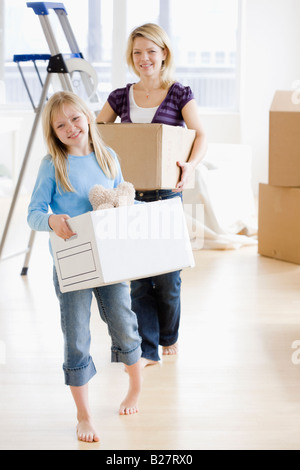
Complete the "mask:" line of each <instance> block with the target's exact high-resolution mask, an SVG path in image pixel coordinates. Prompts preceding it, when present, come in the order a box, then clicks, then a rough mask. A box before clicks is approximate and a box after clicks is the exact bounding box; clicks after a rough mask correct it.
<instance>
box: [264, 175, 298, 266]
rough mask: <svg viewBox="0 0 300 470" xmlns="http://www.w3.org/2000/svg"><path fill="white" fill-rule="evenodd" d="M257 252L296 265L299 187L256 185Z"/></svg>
mask: <svg viewBox="0 0 300 470" xmlns="http://www.w3.org/2000/svg"><path fill="white" fill-rule="evenodd" d="M258 252H259V253H260V254H261V255H264V256H268V257H270V258H276V259H279V260H283V261H288V262H291V263H296V264H300V188H287V187H279V186H271V185H268V184H260V187H259V220H258Z"/></svg>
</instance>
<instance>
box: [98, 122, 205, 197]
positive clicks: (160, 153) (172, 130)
mask: <svg viewBox="0 0 300 470" xmlns="http://www.w3.org/2000/svg"><path fill="white" fill-rule="evenodd" d="M98 126H99V128H100V132H101V135H102V138H103V140H104V142H105V143H106V144H107V145H108V146H109V147H111V148H112V149H113V150H115V152H116V153H117V154H118V156H119V159H120V164H121V169H122V173H123V176H124V179H125V181H129V182H130V183H132V184H133V185H134V187H135V188H136V189H137V190H152V189H174V188H175V186H176V184H177V182H178V181H179V178H180V168H179V167H178V166H177V164H176V162H177V161H179V160H181V161H185V162H186V161H188V159H189V157H190V154H191V150H192V147H193V143H194V140H195V136H196V132H195V131H194V130H190V129H186V128H183V127H175V126H169V125H166V124H132V123H122V124H112V123H111V124H109V123H107V124H98ZM194 185H195V180H194V178H191V180H190V181H189V183H188V185H187V188H193V187H194Z"/></svg>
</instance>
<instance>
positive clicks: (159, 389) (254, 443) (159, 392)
mask: <svg viewBox="0 0 300 470" xmlns="http://www.w3.org/2000/svg"><path fill="white" fill-rule="evenodd" d="M17 238H18V239H22V240H24V236H23V234H22V233H20V232H19V234H18V237H17ZM195 258H196V268H194V269H192V270H186V271H184V273H183V275H182V278H183V288H182V323H181V334H180V351H179V355H178V357H177V358H168V357H166V358H164V359H163V360H162V362H161V364H160V365H159V366H155V367H151V368H147V369H145V370H144V373H143V376H144V389H143V394H142V398H141V401H140V413H139V414H137V415H134V416H125V417H120V416H118V412H117V411H118V406H119V403H120V402H121V400H122V399H123V395H124V394H125V391H126V387H127V375H126V374H125V373H124V371H123V366H122V365H119V364H117V365H116V364H115V365H112V364H111V363H110V351H109V349H110V342H109V338H108V335H107V332H106V328H105V325H104V324H103V323H102V322H101V321H100V320H99V318H98V314H97V311H96V308H95V305H94V306H93V312H92V313H93V315H92V341H93V348H92V354H93V357H94V361H95V364H96V366H97V369H98V374H97V376H96V377H95V378H94V379H93V380H92V381H91V383H90V396H91V405H92V409H93V414H94V420H95V423H96V424H97V426H98V428H99V430H100V436H101V442H100V443H99V444H98V443H97V444H83V443H79V442H78V441H77V439H76V436H75V425H76V419H75V408H74V405H73V401H72V399H71V396H70V393H69V390H68V388H67V387H66V386H65V385H64V384H63V373H62V370H61V363H62V353H63V351H62V337H61V332H60V325H59V311H58V305H57V300H56V297H55V294H54V290H53V287H52V281H51V276H52V272H51V259H50V255H49V254H48V248H47V235H46V234H38V239H37V242H36V244H35V247H34V251H33V255H32V259H31V263H30V269H29V273H28V276H27V277H25V278H24V277H21V276H20V269H21V265H22V259H23V258H22V257H16V258H12V259H9V260H5V261H2V262H0V280H1V296H0V449H7V450H15V449H35V450H37V449H45V450H46V449H66V450H67V449H70V450H77V449H79V450H117V449H120V450H121V449H127V450H130V449H135V450H141V449H149V450H162V449H165V450H166V449H168V450H191V449H199V450H200V449H300V435H299V423H300V363H299V364H298V362H300V360H298V354H297V349H293V348H292V345H293V343H294V342H295V341H296V340H299V344H300V321H299V317H300V289H299V285H300V267H299V266H296V265H293V264H288V263H284V262H279V261H275V260H272V259H268V258H263V257H260V256H259V255H257V250H256V247H250V248H242V249H240V250H237V251H224V252H222V251H198V252H196V253H195ZM296 344H297V343H295V345H296ZM297 347H298V348H299V349H300V346H297ZM299 358H300V354H299Z"/></svg>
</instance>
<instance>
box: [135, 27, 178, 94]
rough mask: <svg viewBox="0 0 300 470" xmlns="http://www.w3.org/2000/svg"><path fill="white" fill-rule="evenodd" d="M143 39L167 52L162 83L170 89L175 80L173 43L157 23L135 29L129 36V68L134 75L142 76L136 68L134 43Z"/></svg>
mask: <svg viewBox="0 0 300 470" xmlns="http://www.w3.org/2000/svg"><path fill="white" fill-rule="evenodd" d="M137 37H143V38H146V39H148V40H149V41H152V42H154V43H155V44H156V45H157V46H158V47H160V48H161V49H163V50H164V51H166V53H167V55H166V58H165V60H164V61H163V64H162V68H161V83H162V87H163V88H169V87H170V86H171V85H173V83H174V82H175V80H174V68H175V67H174V59H173V52H172V48H171V41H170V39H169V37H168V35H167V33H166V32H165V30H164V29H163V28H161V27H160V26H158V25H157V24H155V23H146V24H144V25H142V26H138V27H137V28H135V29H134V30H133V31H132V32H131V34H130V35H129V38H128V41H127V50H126V60H127V64H128V66H129V67H130V68H131V69H132V70H133V71H134V73H135V74H136V75H138V76H140V74H139V71H138V70H137V69H136V68H135V66H134V62H133V56H132V54H133V42H134V40H135V38H137Z"/></svg>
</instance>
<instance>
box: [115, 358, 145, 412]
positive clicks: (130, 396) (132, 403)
mask: <svg viewBox="0 0 300 470" xmlns="http://www.w3.org/2000/svg"><path fill="white" fill-rule="evenodd" d="M125 369H126V372H127V373H128V375H129V390H128V393H127V395H126V398H125V400H123V401H122V403H121V405H120V408H119V414H120V415H132V414H135V413H138V411H139V410H138V399H139V396H140V393H141V389H142V367H141V359H140V360H139V361H138V362H136V363H135V364H133V365H132V366H127V365H125Z"/></svg>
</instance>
